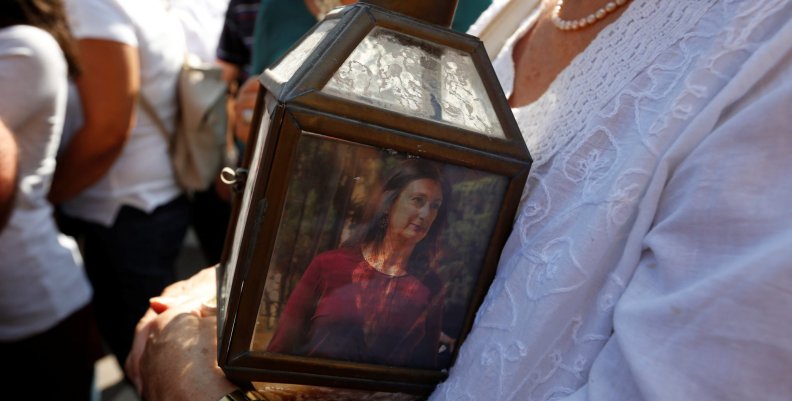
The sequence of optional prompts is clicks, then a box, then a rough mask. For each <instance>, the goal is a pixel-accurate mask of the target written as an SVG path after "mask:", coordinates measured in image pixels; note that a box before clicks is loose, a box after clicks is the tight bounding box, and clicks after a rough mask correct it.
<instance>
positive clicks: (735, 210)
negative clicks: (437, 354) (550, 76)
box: [430, 0, 792, 401]
mask: <svg viewBox="0 0 792 401" xmlns="http://www.w3.org/2000/svg"><path fill="white" fill-rule="evenodd" d="M515 1H520V0H515ZM550 3H552V4H555V2H554V1H551V2H550ZM502 4H503V2H498V4H497V5H495V7H499V6H502ZM493 15H495V13H494V12H489V13H487V14H486V16H487V18H491V17H492V16H493ZM486 22H487V21H482V22H481V23H479V24H477V25H476V28H474V29H481V27H482V26H484V25H486ZM522 32H524V29H523V30H521V31H520V32H518V36H519V35H520V34H522ZM473 33H474V34H475V33H476V31H475V30H474V31H473ZM513 44H514V41H513V40H512V41H510V42H509V43H508V44H507V46H506V48H505V50H504V51H503V52H502V53H501V54H500V56H499V57H498V59H497V60H496V61H495V66H496V70H497V72H498V73H499V75H500V78H501V82H502V84H503V86H504V88H505V91H506V92H507V93H510V92H511V89H512V83H513V80H514V71H513V69H514V65H513V61H512V46H513ZM548 51H552V49H548ZM537 62H539V61H537ZM514 112H515V115H516V118H517V121H518V123H519V125H520V127H521V130H522V132H523V136H524V137H525V139H526V142H527V144H528V148H529V150H530V151H531V153H532V156H533V157H534V158H535V160H536V161H535V164H534V165H533V167H532V171H531V174H530V176H529V179H528V183H527V185H526V189H525V192H524V195H523V198H522V200H521V204H520V209H519V211H518V215H517V218H516V221H515V226H514V229H513V232H512V234H511V236H510V238H509V240H508V243H507V245H506V247H505V249H504V250H503V253H502V256H501V260H500V265H499V266H498V272H497V277H496V279H495V281H494V283H493V285H492V287H491V288H490V290H489V293H488V294H487V297H486V300H485V302H484V304H483V306H482V307H481V308H480V310H479V311H478V315H477V317H476V322H475V326H474V329H473V330H472V332H471V333H470V336H469V337H468V338H467V340H466V342H465V343H464V344H463V345H462V348H461V350H460V355H459V358H458V360H457V361H456V365H455V366H454V367H453V368H452V369H451V371H450V377H449V379H448V380H447V381H446V382H445V383H443V384H441V385H440V386H439V387H438V388H437V390H436V391H435V392H434V394H433V395H432V397H431V398H430V400H433V401H441V400H498V401H509V400H519V401H528V400H564V401H571V400H597V401H599V400H604V401H618V400H630V401H633V400H667V401H679V400H740V401H743V400H789V399H790V397H791V395H792V380H790V378H789V376H790V372H792V335H790V333H792V318H790V307H791V306H792V259H790V250H792V206H790V205H791V204H792V203H790V201H791V200H792V176H791V175H790V171H792V2H790V1H789V0H760V1H727V0H723V1H719V0H695V1H694V0H690V1H656V0H635V1H633V2H630V3H628V8H627V10H626V11H625V12H624V14H623V15H622V16H621V17H620V18H619V19H618V20H617V21H616V22H614V23H613V24H611V25H610V26H608V27H606V28H605V30H603V31H602V32H601V33H600V34H599V35H598V37H597V38H596V39H595V40H594V41H593V42H592V43H591V45H590V46H589V47H588V48H587V49H586V50H585V51H584V52H583V53H582V54H580V55H579V56H578V57H576V58H575V59H574V60H573V62H572V64H571V65H570V66H569V67H568V68H566V69H565V70H564V71H562V72H561V74H560V75H559V76H558V78H557V79H556V80H555V82H553V84H552V85H551V86H550V88H549V89H548V90H547V91H546V93H545V94H544V95H543V96H542V97H541V98H540V99H539V100H537V101H536V102H534V103H532V104H530V105H527V106H525V107H521V108H518V109H515V110H514Z"/></svg>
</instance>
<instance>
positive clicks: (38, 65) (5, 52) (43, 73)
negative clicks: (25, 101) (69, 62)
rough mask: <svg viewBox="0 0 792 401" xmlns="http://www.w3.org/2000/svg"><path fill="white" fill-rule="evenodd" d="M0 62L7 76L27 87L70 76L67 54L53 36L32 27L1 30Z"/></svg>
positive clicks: (20, 26)
mask: <svg viewBox="0 0 792 401" xmlns="http://www.w3.org/2000/svg"><path fill="white" fill-rule="evenodd" d="M0 63H2V65H3V67H2V71H3V73H4V74H3V75H5V74H8V76H9V78H12V79H14V80H16V81H19V82H27V84H35V83H37V82H41V81H46V80H47V79H49V78H52V76H53V75H55V76H60V75H63V76H64V77H65V74H66V62H65V60H64V58H63V52H62V51H61V49H60V46H58V43H57V42H56V41H55V39H54V38H53V37H52V35H50V34H49V33H47V32H46V31H44V30H42V29H40V28H36V27H33V26H28V25H16V26H12V27H9V28H5V29H3V30H0ZM26 77H36V79H34V80H27V78H26Z"/></svg>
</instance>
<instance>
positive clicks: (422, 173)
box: [344, 159, 451, 276]
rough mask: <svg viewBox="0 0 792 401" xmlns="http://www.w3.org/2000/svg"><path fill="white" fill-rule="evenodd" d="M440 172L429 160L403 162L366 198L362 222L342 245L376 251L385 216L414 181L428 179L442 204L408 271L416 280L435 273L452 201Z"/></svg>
mask: <svg viewBox="0 0 792 401" xmlns="http://www.w3.org/2000/svg"><path fill="white" fill-rule="evenodd" d="M440 171H441V170H440V167H439V165H438V164H437V163H434V162H430V161H428V160H423V159H407V160H404V161H402V162H401V163H400V164H399V165H398V166H397V167H396V168H394V170H393V171H392V172H391V173H390V175H389V176H388V178H387V179H386V180H385V183H384V184H382V186H381V187H380V189H379V190H378V191H376V194H375V195H374V196H372V197H370V198H369V201H368V203H367V205H366V208H365V211H364V212H363V216H362V218H361V222H360V223H358V224H357V225H356V228H355V229H354V230H353V231H352V233H351V235H350V236H349V239H348V240H347V241H346V242H344V246H346V247H363V246H365V245H368V244H373V245H374V247H375V249H379V248H380V247H381V246H382V242H383V241H384V240H385V233H386V232H387V224H383V221H384V222H387V219H388V212H389V211H390V209H391V206H393V203H394V202H395V201H396V199H397V198H398V197H399V194H401V192H402V191H403V190H404V188H406V187H407V185H409V184H410V183H411V182H413V181H416V180H420V179H430V180H433V181H435V182H437V183H439V184H440V188H441V190H442V192H443V202H442V203H441V205H440V209H439V210H438V211H437V217H435V220H434V222H433V223H432V226H431V227H430V228H429V231H428V232H427V233H426V236H425V237H424V238H423V239H422V240H421V241H420V242H419V243H418V244H417V245H416V246H415V249H414V250H413V253H412V255H411V256H410V260H409V262H408V264H407V270H408V271H409V272H410V274H413V275H417V276H425V275H426V274H428V273H430V272H432V271H434V270H435V268H436V262H437V259H438V256H439V254H440V232H441V231H442V230H443V227H445V223H446V219H447V218H448V204H449V202H450V201H451V199H450V196H451V190H450V188H449V186H448V183H447V182H446V181H445V179H443V176H442V174H441V172H440Z"/></svg>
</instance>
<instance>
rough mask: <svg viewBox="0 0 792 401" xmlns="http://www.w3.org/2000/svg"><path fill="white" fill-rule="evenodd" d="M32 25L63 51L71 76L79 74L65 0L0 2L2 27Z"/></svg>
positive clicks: (10, 0)
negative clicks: (46, 33) (51, 38)
mask: <svg viewBox="0 0 792 401" xmlns="http://www.w3.org/2000/svg"><path fill="white" fill-rule="evenodd" d="M11 25H32V26H35V27H37V28H40V29H42V30H44V31H47V32H48V33H49V34H50V35H52V37H53V38H55V41H56V42H58V45H59V46H60V48H61V51H63V55H64V56H65V58H66V65H67V66H68V67H69V76H70V77H72V78H74V77H76V76H78V75H79V74H80V65H79V63H78V62H77V46H76V45H75V43H74V38H73V37H72V35H71V31H70V30H69V23H68V21H67V19H66V10H65V9H64V6H63V0H0V28H6V27H9V26H11Z"/></svg>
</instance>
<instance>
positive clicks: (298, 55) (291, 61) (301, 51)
mask: <svg viewBox="0 0 792 401" xmlns="http://www.w3.org/2000/svg"><path fill="white" fill-rule="evenodd" d="M338 21H339V20H338V19H330V20H324V21H322V22H321V23H319V24H318V25H317V27H316V29H314V31H313V32H311V34H310V35H308V36H307V37H306V38H305V39H304V40H303V41H302V42H300V44H299V45H297V47H295V48H294V50H292V51H291V52H289V53H288V54H287V55H286V56H285V57H284V58H283V59H282V60H280V61H279V62H278V63H277V64H276V65H275V66H274V67H273V68H272V76H273V78H275V81H276V82H277V83H279V84H283V83H285V82H287V81H288V80H290V79H291V78H292V76H293V75H294V73H295V72H297V69H298V68H300V66H301V65H302V64H303V63H304V62H305V60H306V59H307V58H308V56H310V55H311V53H313V51H314V50H315V49H316V46H318V45H319V43H320V42H321V41H322V39H324V38H325V36H327V33H328V32H329V31H330V30H332V29H333V28H335V26H336V24H338Z"/></svg>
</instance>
